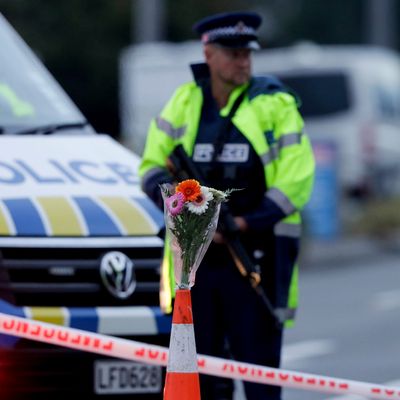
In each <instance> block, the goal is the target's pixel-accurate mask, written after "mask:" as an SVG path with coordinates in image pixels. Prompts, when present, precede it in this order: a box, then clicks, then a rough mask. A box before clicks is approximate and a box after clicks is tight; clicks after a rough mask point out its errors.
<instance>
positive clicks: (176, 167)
mask: <svg viewBox="0 0 400 400" xmlns="http://www.w3.org/2000/svg"><path fill="white" fill-rule="evenodd" d="M169 161H170V162H171V164H172V166H173V170H172V171H171V172H172V173H173V175H174V176H175V178H176V179H178V180H184V179H188V178H193V179H196V180H197V181H198V182H200V184H202V185H207V182H206V180H205V179H204V176H203V174H202V173H201V171H200V170H199V169H198V168H197V167H196V165H195V164H194V163H193V161H192V159H191V158H190V157H189V156H188V155H187V154H186V151H185V149H184V148H183V146H182V145H181V144H178V145H177V146H176V147H175V148H174V150H173V152H172V153H171V155H170V156H169ZM218 225H219V228H220V231H221V233H222V234H223V236H224V239H225V242H226V245H227V247H228V250H229V252H230V254H231V256H232V258H233V261H234V263H235V265H236V267H237V268H238V270H239V272H240V273H241V275H242V276H243V277H244V278H246V279H247V280H248V281H249V283H250V285H251V286H252V288H253V289H254V290H255V291H256V293H257V294H258V295H259V297H260V299H261V300H262V303H263V305H264V306H265V308H266V309H267V311H268V314H269V316H270V317H271V318H272V319H273V320H274V322H275V324H276V326H278V327H281V326H282V324H283V322H284V321H283V320H282V318H281V317H280V316H279V315H278V314H277V313H276V311H275V309H274V307H273V306H272V304H271V302H270V300H269V299H268V297H267V295H266V293H265V291H264V289H263V287H262V286H261V284H260V283H261V276H260V267H259V266H258V265H254V263H253V261H252V260H251V258H250V257H249V255H248V254H247V251H246V249H245V248H244V246H243V244H242V242H241V241H240V239H239V228H238V226H237V225H236V223H235V220H234V218H233V216H232V214H231V213H230V212H229V209H228V206H227V205H226V204H224V203H222V204H221V211H220V215H219V224H218Z"/></svg>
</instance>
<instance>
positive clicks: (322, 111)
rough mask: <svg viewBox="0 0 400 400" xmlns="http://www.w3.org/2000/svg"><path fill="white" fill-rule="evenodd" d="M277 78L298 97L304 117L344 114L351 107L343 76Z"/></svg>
mask: <svg viewBox="0 0 400 400" xmlns="http://www.w3.org/2000/svg"><path fill="white" fill-rule="evenodd" d="M278 76H279V75H278ZM279 78H280V79H281V80H282V81H283V83H284V84H285V85H287V86H288V87H289V88H291V89H292V90H293V91H294V92H295V93H296V94H297V95H298V96H299V97H300V99H301V107H300V112H301V114H302V115H303V116H304V117H320V116H321V117H322V116H326V115H331V114H335V113H339V112H344V111H347V110H348V109H349V108H350V106H351V99H350V93H349V87H348V81H347V78H346V76H345V75H344V74H341V73H325V74H324V73H322V74H318V75H311V74H307V75H301V74H298V75H290V76H279Z"/></svg>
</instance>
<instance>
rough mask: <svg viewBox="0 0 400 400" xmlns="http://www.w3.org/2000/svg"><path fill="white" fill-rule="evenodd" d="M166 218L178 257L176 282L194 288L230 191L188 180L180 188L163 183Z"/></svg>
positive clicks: (183, 287) (171, 241)
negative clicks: (197, 272) (221, 208)
mask: <svg viewBox="0 0 400 400" xmlns="http://www.w3.org/2000/svg"><path fill="white" fill-rule="evenodd" d="M160 186H161V192H162V196H163V199H164V218H165V225H166V227H167V231H168V232H167V234H168V235H169V238H170V243H171V250H172V252H173V258H174V273H175V282H176V284H177V287H178V288H179V289H190V288H191V287H192V286H193V285H194V283H195V278H196V271H197V269H198V267H199V265H200V262H201V261H202V259H203V257H204V254H205V252H206V251H207V249H208V246H209V245H210V243H211V240H212V238H213V236H214V233H215V230H216V229H217V224H218V216H219V211H220V206H221V203H222V202H223V201H227V197H228V194H229V193H228V192H222V191H220V190H216V189H213V188H209V187H206V186H201V185H200V184H199V182H197V181H196V180H194V179H187V180H185V181H182V182H180V183H179V184H178V185H177V186H173V185H170V184H162V185H160Z"/></svg>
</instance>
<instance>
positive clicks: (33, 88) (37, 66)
mask: <svg viewBox="0 0 400 400" xmlns="http://www.w3.org/2000/svg"><path fill="white" fill-rule="evenodd" d="M0 43H1V46H0V131H2V133H13V131H17V130H21V128H22V129H28V128H30V127H33V126H35V127H36V126H41V125H51V124H55V125H60V124H65V123H79V122H83V121H85V118H84V117H83V115H82V114H81V113H80V111H79V110H78V109H77V107H76V106H75V105H74V104H73V102H72V101H71V100H70V98H69V97H68V96H67V95H66V93H65V92H64V91H63V89H62V88H61V87H60V86H59V84H58V83H57V82H56V81H55V79H54V78H53V77H52V75H51V74H50V73H49V72H48V71H47V70H46V69H45V67H44V66H43V64H42V63H41V62H40V61H39V59H38V58H37V57H36V55H35V54H34V53H33V52H32V50H31V49H30V48H29V47H28V46H27V45H26V43H25V42H24V41H23V40H22V39H21V37H20V36H19V35H18V34H17V33H16V32H15V30H14V29H13V28H12V27H11V26H10V25H9V23H8V22H7V21H6V20H5V19H4V17H3V16H2V15H1V14H0Z"/></svg>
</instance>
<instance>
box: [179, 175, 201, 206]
mask: <svg viewBox="0 0 400 400" xmlns="http://www.w3.org/2000/svg"><path fill="white" fill-rule="evenodd" d="M175 192H180V193H182V194H183V195H184V196H185V201H194V200H196V199H197V197H198V196H200V195H201V188H200V183H199V182H198V181H196V180H195V179H186V180H185V181H182V182H181V183H179V184H178V186H177V187H176V189H175Z"/></svg>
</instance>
